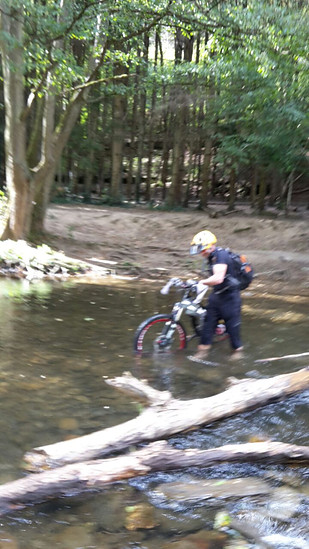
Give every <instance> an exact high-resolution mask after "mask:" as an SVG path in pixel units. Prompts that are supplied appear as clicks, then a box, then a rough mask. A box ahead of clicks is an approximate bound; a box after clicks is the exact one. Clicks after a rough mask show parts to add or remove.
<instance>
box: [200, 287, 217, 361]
mask: <svg viewBox="0 0 309 549" xmlns="http://www.w3.org/2000/svg"><path fill="white" fill-rule="evenodd" d="M218 319H219V315H218V311H217V307H216V296H215V294H211V295H210V297H209V302H208V305H207V314H206V317H205V320H204V324H203V327H202V334H201V340H200V344H199V345H198V347H197V352H196V353H195V355H194V358H195V359H197V360H205V359H206V358H207V356H208V353H209V349H210V348H211V345H212V340H213V337H214V333H215V330H216V326H217V322H218Z"/></svg>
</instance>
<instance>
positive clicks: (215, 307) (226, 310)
mask: <svg viewBox="0 0 309 549" xmlns="http://www.w3.org/2000/svg"><path fill="white" fill-rule="evenodd" d="M240 312H241V299H240V293H239V292H238V291H228V290H227V291H226V292H222V294H215V293H214V292H213V293H212V294H211V295H210V296H209V302H208V306H207V315H206V317H205V322H204V326H203V329H202V336H201V344H202V345H211V343H212V340H213V336H214V333H215V330H216V326H217V323H218V321H219V320H221V319H223V320H224V322H225V325H226V331H227V333H228V334H229V336H230V340H231V345H232V348H233V349H238V348H239V347H242V342H241V339H240Z"/></svg>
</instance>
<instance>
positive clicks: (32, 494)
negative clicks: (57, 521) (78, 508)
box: [0, 441, 309, 515]
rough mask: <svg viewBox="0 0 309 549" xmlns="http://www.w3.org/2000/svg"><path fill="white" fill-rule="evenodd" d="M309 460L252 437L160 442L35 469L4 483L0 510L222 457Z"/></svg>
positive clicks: (300, 451) (308, 452) (306, 452)
mask: <svg viewBox="0 0 309 549" xmlns="http://www.w3.org/2000/svg"><path fill="white" fill-rule="evenodd" d="M227 461H228V462H246V461H258V462H261V461H267V462H268V463H278V462H279V463H293V464H298V463H300V464H304V463H309V447H307V446H296V445H293V444H284V443H282V442H270V441H266V442H255V443H254V442H251V443H247V444H231V445H226V446H221V447H219V448H212V449H209V450H197V449H194V448H190V449H187V450H178V449H175V448H172V447H171V446H169V445H168V443H167V442H166V441H157V442H153V443H152V444H149V445H148V446H147V447H145V448H143V449H141V450H137V451H135V452H131V453H129V454H126V455H122V456H118V457H114V458H108V459H103V460H94V461H87V462H82V463H76V464H74V465H65V466H63V467H59V468H57V469H53V470H48V471H44V472H42V473H33V474H30V475H28V476H27V477H25V478H22V479H19V480H14V481H12V482H8V483H7V484H4V485H2V486H0V515H1V514H5V513H7V512H9V511H12V510H14V509H20V508H22V507H24V506H25V505H27V504H33V503H38V502H42V501H44V500H46V499H50V498H56V497H64V496H72V495H77V494H81V493H83V492H94V491H98V490H101V489H103V488H105V487H106V486H108V485H110V484H112V483H115V482H119V481H123V480H127V479H129V478H132V477H137V476H143V475H146V474H149V473H153V472H156V471H167V470H175V469H180V468H184V467H206V466H211V465H215V464H218V463H222V462H227Z"/></svg>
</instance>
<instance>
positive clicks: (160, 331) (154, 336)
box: [134, 315, 187, 355]
mask: <svg viewBox="0 0 309 549" xmlns="http://www.w3.org/2000/svg"><path fill="white" fill-rule="evenodd" d="M186 345H187V334H186V331H185V328H184V327H183V325H182V324H181V323H180V322H175V321H174V320H173V318H172V316H171V315H154V316H152V317H150V318H147V320H144V322H142V323H141V324H140V325H139V327H138V328H137V330H136V332H135V337H134V351H135V352H136V353H138V354H140V355H149V354H151V353H154V352H155V353H164V352H170V351H177V350H181V349H185V347H186Z"/></svg>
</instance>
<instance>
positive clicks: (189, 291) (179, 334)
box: [134, 278, 227, 355]
mask: <svg viewBox="0 0 309 549" xmlns="http://www.w3.org/2000/svg"><path fill="white" fill-rule="evenodd" d="M173 286H174V287H175V288H176V289H178V290H180V291H181V292H182V296H181V298H180V300H179V301H177V302H176V303H174V305H173V308H172V311H171V313H167V314H156V315H153V316H151V317H149V318H147V319H146V320H144V321H143V322H142V323H141V324H140V325H139V326H138V328H137V330H136V332H135V336H134V351H135V353H136V354H138V355H149V354H151V353H164V352H168V351H178V350H183V349H185V348H186V347H187V344H188V343H189V342H190V341H191V340H192V339H193V338H196V337H200V335H201V329H202V326H203V322H204V318H205V315H206V314H207V308H206V306H205V305H203V304H202V300H203V299H204V297H205V295H206V293H207V290H208V287H207V286H205V289H204V290H202V291H201V292H199V293H197V292H198V283H197V282H196V281H195V280H187V281H182V280H181V279H179V278H171V279H170V280H169V281H168V282H167V284H165V286H163V288H162V289H161V294H163V295H167V294H168V293H169V291H170V289H171V288H172V287H173ZM184 313H185V314H186V315H188V317H189V319H190V321H191V322H190V321H189V324H190V332H191V333H190V334H188V329H187V328H186V326H185V325H184V323H183V322H182V321H181V320H180V319H181V317H182V315H183V314H184ZM216 336H217V338H220V339H223V338H224V339H225V337H226V336H227V334H226V328H225V324H223V323H219V324H218V325H217V328H216Z"/></svg>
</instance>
